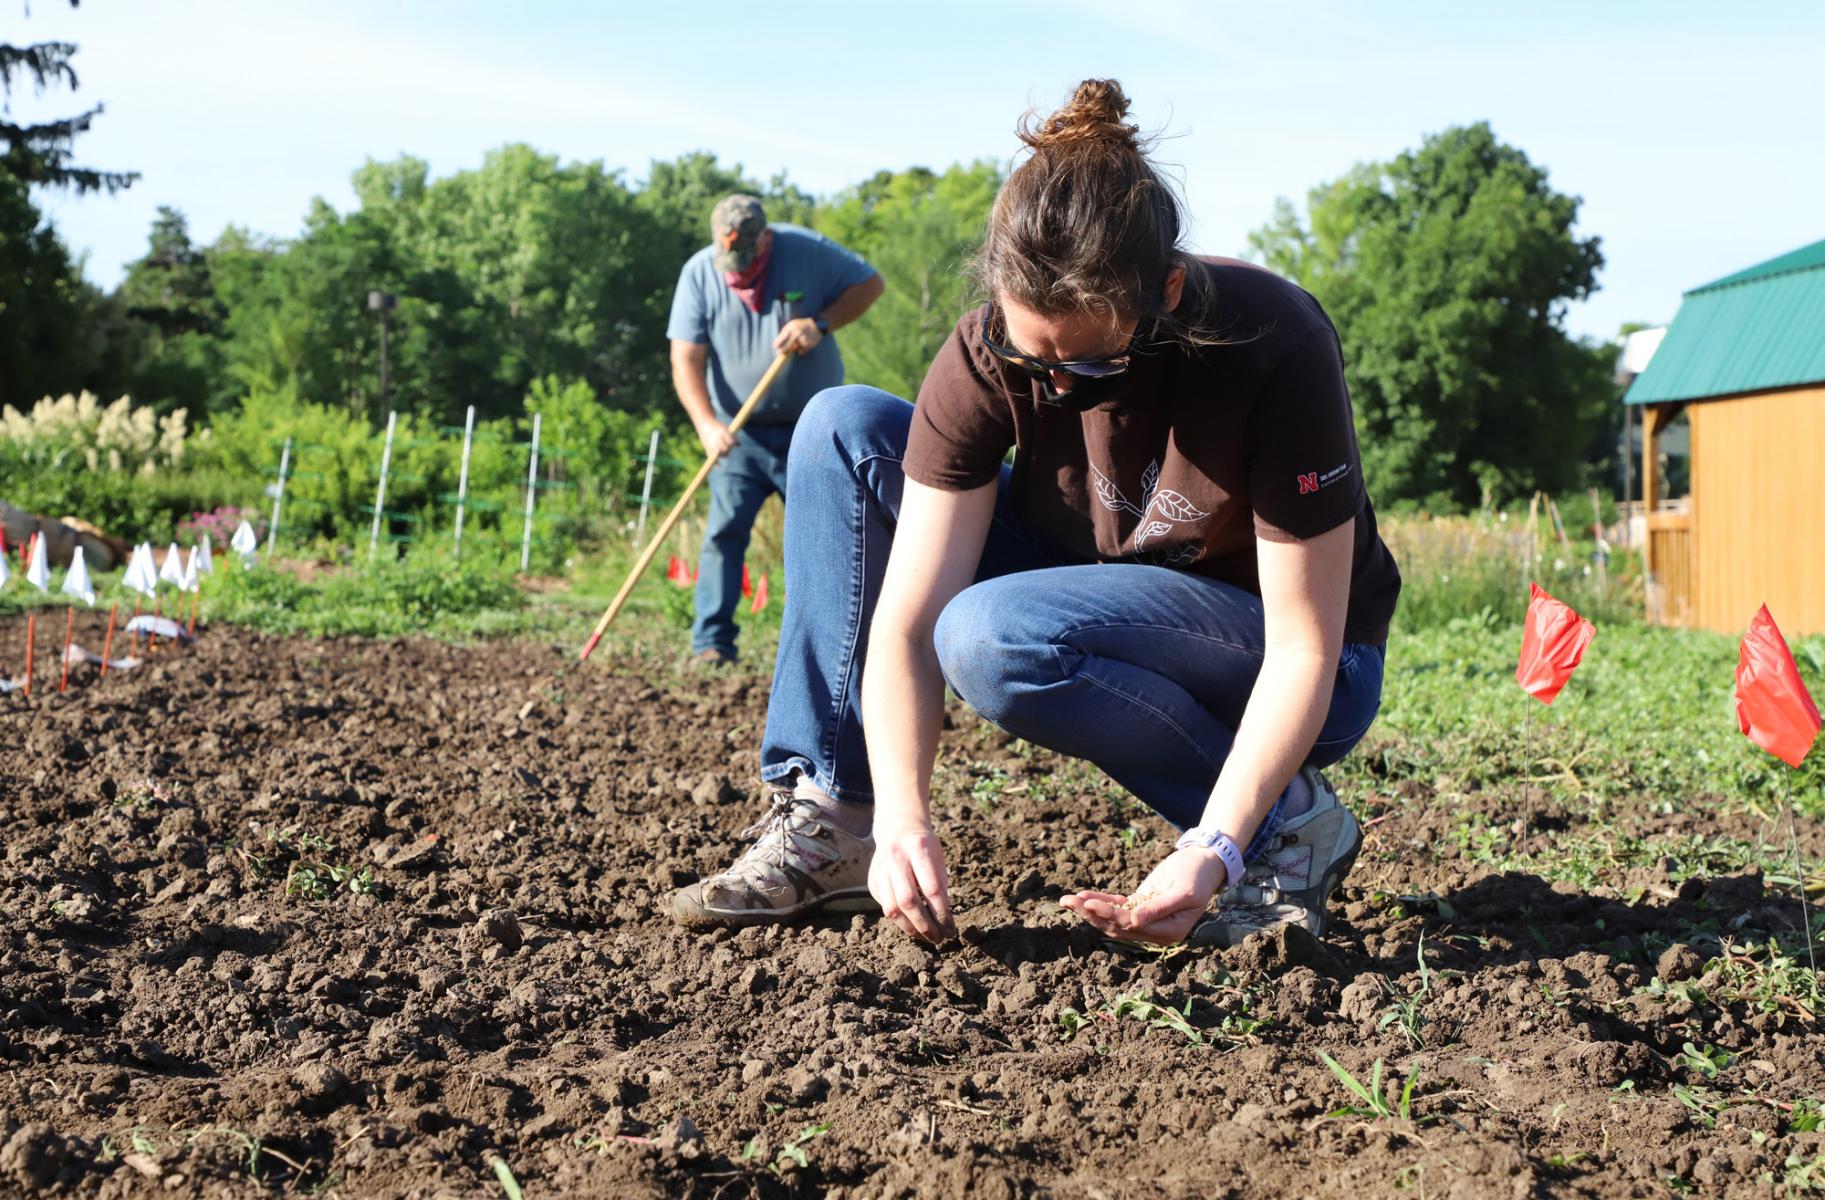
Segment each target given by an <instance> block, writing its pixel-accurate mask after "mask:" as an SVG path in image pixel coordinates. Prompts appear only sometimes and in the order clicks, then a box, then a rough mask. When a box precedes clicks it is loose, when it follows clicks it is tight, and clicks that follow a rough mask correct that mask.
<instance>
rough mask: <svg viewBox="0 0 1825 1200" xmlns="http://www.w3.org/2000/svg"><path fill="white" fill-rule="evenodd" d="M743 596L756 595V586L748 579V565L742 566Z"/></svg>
mask: <svg viewBox="0 0 1825 1200" xmlns="http://www.w3.org/2000/svg"><path fill="white" fill-rule="evenodd" d="M741 594H742V595H744V596H752V595H753V594H754V584H753V582H752V581H750V580H749V579H748V564H747V563H743V564H741Z"/></svg>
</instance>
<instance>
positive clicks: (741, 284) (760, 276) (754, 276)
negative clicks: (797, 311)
mask: <svg viewBox="0 0 1825 1200" xmlns="http://www.w3.org/2000/svg"><path fill="white" fill-rule="evenodd" d="M771 257H773V247H771V246H768V247H767V249H766V250H765V251H764V252H762V253H761V254H759V255H756V256H755V259H754V261H753V262H751V263H749V264H748V269H747V270H745V271H724V272H723V273H722V278H723V282H724V283H727V284H728V285H729V290H730V291H732V292H734V293H735V294H736V295H737V296H739V297H741V302H742V303H743V304H745V305H747V306H748V311H749V312H759V311H760V303H761V294H760V289H761V284H762V283H764V282H765V281H766V278H767V260H768V259H769V258H771Z"/></svg>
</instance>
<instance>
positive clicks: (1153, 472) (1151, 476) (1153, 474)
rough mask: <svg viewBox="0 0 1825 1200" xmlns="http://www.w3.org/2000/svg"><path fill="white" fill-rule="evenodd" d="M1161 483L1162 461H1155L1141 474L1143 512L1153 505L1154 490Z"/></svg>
mask: <svg viewBox="0 0 1825 1200" xmlns="http://www.w3.org/2000/svg"><path fill="white" fill-rule="evenodd" d="M1159 482H1160V460H1159V459H1157V458H1156V459H1154V460H1153V461H1152V462H1150V463H1148V464H1147V469H1146V470H1145V471H1142V472H1141V511H1142V512H1145V511H1147V509H1148V508H1149V507H1150V506H1151V505H1152V504H1153V489H1154V488H1156V487H1158V486H1159Z"/></svg>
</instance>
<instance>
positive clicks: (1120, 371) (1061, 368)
mask: <svg viewBox="0 0 1825 1200" xmlns="http://www.w3.org/2000/svg"><path fill="white" fill-rule="evenodd" d="M997 317H998V314H997V312H996V311H995V310H994V309H990V310H989V319H988V320H987V321H984V322H983V324H982V344H983V346H984V347H985V348H987V350H988V352H989V353H990V354H993V355H994V356H995V357H996V358H999V359H1000V360H1001V361H1002V362H1004V363H1006V364H1008V366H1010V367H1013V368H1014V369H1015V370H1016V371H1019V372H1020V373H1021V374H1023V375H1026V376H1029V377H1031V378H1033V379H1037V380H1039V381H1041V382H1042V383H1050V382H1051V379H1052V375H1053V373H1054V372H1057V373H1058V374H1061V375H1070V376H1072V377H1073V378H1074V379H1114V378H1116V377H1117V376H1120V375H1125V374H1127V373H1128V368H1129V366H1130V365H1132V363H1133V360H1134V339H1133V338H1130V339H1129V341H1128V345H1127V346H1125V347H1123V348H1122V349H1121V350H1120V351H1118V352H1116V353H1115V354H1109V355H1105V356H1103V357H1102V358H1084V359H1076V360H1073V361H1069V362H1053V361H1051V360H1050V359H1045V358H1037V357H1035V356H1033V355H1031V354H1022V353H1021V352H1020V351H1018V350H1016V349H1014V348H1013V347H1012V346H1004V345H1002V344H1001V343H1000V342H997V341H995V340H994V339H993V338H991V337H990V336H989V333H988V331H989V330H990V329H991V328H995V327H996V326H997V325H998V324H999V322H998V320H997Z"/></svg>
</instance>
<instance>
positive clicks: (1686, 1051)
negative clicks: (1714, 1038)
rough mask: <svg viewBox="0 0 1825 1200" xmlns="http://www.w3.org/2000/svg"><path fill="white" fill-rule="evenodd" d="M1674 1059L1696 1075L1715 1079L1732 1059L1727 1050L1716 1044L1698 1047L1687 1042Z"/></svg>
mask: <svg viewBox="0 0 1825 1200" xmlns="http://www.w3.org/2000/svg"><path fill="white" fill-rule="evenodd" d="M1674 1061H1675V1062H1677V1063H1679V1065H1680V1066H1682V1067H1684V1068H1685V1069H1686V1070H1688V1071H1691V1072H1692V1073H1694V1074H1696V1075H1702V1076H1704V1077H1705V1078H1706V1079H1716V1078H1717V1073H1718V1072H1719V1071H1721V1070H1723V1069H1724V1068H1725V1067H1728V1066H1729V1065H1730V1063H1731V1062H1732V1061H1733V1060H1732V1058H1731V1056H1730V1054H1729V1052H1728V1051H1726V1050H1722V1049H1719V1048H1718V1047H1716V1046H1710V1045H1706V1046H1703V1047H1700V1046H1694V1045H1693V1044H1692V1043H1691V1042H1687V1043H1686V1044H1685V1047H1684V1048H1683V1049H1681V1050H1680V1052H1679V1054H1678V1056H1677V1057H1676V1058H1675V1060H1674Z"/></svg>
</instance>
